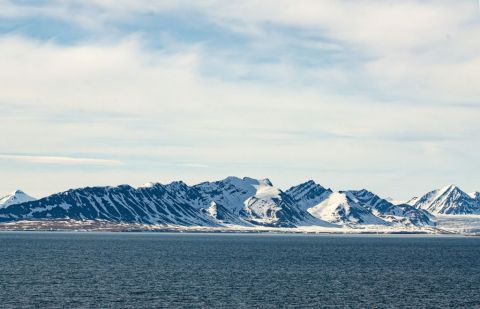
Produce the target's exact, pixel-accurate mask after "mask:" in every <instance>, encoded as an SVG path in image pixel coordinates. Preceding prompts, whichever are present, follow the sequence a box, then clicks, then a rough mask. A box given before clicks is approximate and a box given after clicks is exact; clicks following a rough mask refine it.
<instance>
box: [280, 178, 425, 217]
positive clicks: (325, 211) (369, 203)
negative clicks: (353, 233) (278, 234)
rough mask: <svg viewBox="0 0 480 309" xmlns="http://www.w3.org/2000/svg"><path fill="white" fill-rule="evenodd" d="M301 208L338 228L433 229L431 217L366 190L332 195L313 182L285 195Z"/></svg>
mask: <svg viewBox="0 0 480 309" xmlns="http://www.w3.org/2000/svg"><path fill="white" fill-rule="evenodd" d="M286 193H287V194H289V195H290V196H291V197H292V199H293V200H294V201H295V203H297V205H298V207H299V208H300V209H302V210H306V211H308V212H309V213H311V214H312V215H313V216H315V217H317V218H319V219H322V220H325V221H328V222H331V223H335V224H347V225H352V224H353V225H358V224H375V225H379V224H380V225H391V224H398V225H409V226H411V225H416V226H426V225H431V224H432V221H431V217H430V215H429V214H428V213H427V212H426V211H423V210H418V209H416V208H414V207H412V206H410V205H405V204H401V205H394V204H393V203H391V202H389V201H387V200H385V199H382V198H380V197H379V196H377V195H375V194H373V193H371V192H370V191H367V190H359V191H353V190H352V191H344V192H342V191H341V192H336V193H334V192H332V191H331V190H330V189H325V188H324V187H322V186H321V185H319V184H316V183H315V182H314V181H311V180H310V181H308V182H305V183H303V184H300V185H298V186H295V187H292V188H290V189H289V190H287V191H286Z"/></svg>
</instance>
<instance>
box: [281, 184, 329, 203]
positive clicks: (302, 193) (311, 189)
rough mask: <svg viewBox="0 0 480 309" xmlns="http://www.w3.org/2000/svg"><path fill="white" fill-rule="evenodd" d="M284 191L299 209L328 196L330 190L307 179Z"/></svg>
mask: <svg viewBox="0 0 480 309" xmlns="http://www.w3.org/2000/svg"><path fill="white" fill-rule="evenodd" d="M286 193H287V194H288V195H290V197H291V198H292V199H293V201H294V202H295V203H296V204H297V207H298V208H299V209H301V210H307V209H309V208H310V207H313V206H315V205H318V204H319V203H320V202H322V201H323V200H325V199H326V198H328V196H329V195H330V194H331V193H332V190H330V189H325V188H324V187H322V186H321V185H319V184H317V183H315V182H314V181H313V180H309V181H307V182H304V183H302V184H300V185H298V186H294V187H291V188H290V189H288V190H287V191H286Z"/></svg>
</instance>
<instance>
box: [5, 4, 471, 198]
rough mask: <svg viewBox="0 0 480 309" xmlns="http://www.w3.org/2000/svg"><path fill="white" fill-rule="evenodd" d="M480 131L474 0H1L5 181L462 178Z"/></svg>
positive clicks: (30, 189)
mask: <svg viewBox="0 0 480 309" xmlns="http://www.w3.org/2000/svg"><path fill="white" fill-rule="evenodd" d="M479 136H480V8H479V2H478V1H476V0H475V1H474V0H472V1H467V0H458V1H442V0H431V1H429V0H405V1H393V0H392V1H391V0H382V1H373V0H355V1H353V0H343V1H342V0H338V1H329V0H323V1H317V0H312V1H310V0H262V1H251V0H243V1H223V0H208V1H207V0H205V1H186V0H172V1H170V0H165V1H149V0H68V1H67V0H37V1H28V0H16V1H13V0H0V195H3V194H6V193H8V192H10V191H13V190H15V189H22V190H24V191H25V192H27V193H29V194H31V195H33V196H36V197H42V196H46V195H48V194H51V193H54V192H58V191H63V190H66V189H69V188H75V187H83V186H94V185H118V184H124V183H128V184H131V185H133V186H138V185H141V184H143V183H146V182H149V181H158V182H162V183H168V182H171V181H173V180H184V181H185V182H187V183H188V184H195V183H199V182H202V181H207V180H218V179H223V178H225V177H227V176H229V175H235V176H239V177H243V176H250V177H255V178H266V177H268V178H269V179H270V180H271V181H272V182H273V184H274V185H276V186H279V187H280V188H283V189H287V188H289V187H290V186H292V185H295V184H298V183H301V182H304V181H306V180H309V179H313V180H315V181H316V182H317V183H319V184H321V185H323V186H325V187H330V188H332V189H334V190H346V189H361V188H366V189H369V190H371V191H373V192H375V193H377V194H379V195H381V196H384V197H394V198H397V199H407V198H409V197H411V196H415V195H419V194H423V193H425V192H427V191H430V190H432V189H435V188H439V187H442V186H445V185H447V184H451V183H453V184H456V185H458V186H460V187H461V188H462V189H464V190H465V191H467V192H469V191H474V190H480V160H479V154H480V138H479Z"/></svg>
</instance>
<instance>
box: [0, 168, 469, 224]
mask: <svg viewBox="0 0 480 309" xmlns="http://www.w3.org/2000/svg"><path fill="white" fill-rule="evenodd" d="M22 193H23V192H22ZM23 194H24V193H23ZM477 201H478V194H472V195H471V196H470V195H468V194H466V193H464V192H463V191H461V190H460V189H458V188H456V187H452V186H449V187H448V188H444V189H441V190H435V191H432V192H430V193H428V194H427V195H425V196H423V197H421V198H419V199H418V201H417V202H416V204H415V205H414V206H412V205H408V204H400V205H395V204H392V203H391V202H389V201H387V200H385V199H382V198H380V197H379V196H377V195H375V194H374V193H372V192H370V191H367V190H358V191H355V190H350V191H340V192H333V191H332V190H330V189H326V188H324V187H322V186H321V185H319V184H316V183H315V182H314V181H307V182H305V183H302V184H300V185H298V186H294V187H291V188H290V189H288V190H287V191H282V190H280V189H278V188H276V187H274V186H273V185H272V183H271V182H270V181H269V180H268V179H261V180H257V179H253V178H248V177H245V178H237V177H228V178H226V179H224V180H220V181H214V182H203V183H200V184H197V185H194V186H189V185H187V184H185V183H184V182H181V181H176V182H172V183H170V184H166V185H163V184H159V183H148V184H146V185H144V186H141V187H138V188H133V187H131V186H128V185H121V186H118V187H86V188H80V189H72V190H68V191H65V192H61V193H57V194H53V195H51V196H48V197H45V198H42V199H39V200H27V201H25V202H22V201H21V199H20V200H19V199H17V202H18V203H13V202H11V203H10V204H9V205H7V206H4V207H2V208H0V222H11V221H19V220H52V219H73V220H103V221H109V222H125V223H141V224H164V225H178V226H207V227H217V226H230V225H238V226H247V227H252V226H270V227H296V226H323V227H335V226H342V225H347V226H355V225H386V226H430V225H432V224H433V223H432V219H433V216H432V215H430V213H429V212H428V211H427V210H429V211H432V212H434V213H461V214H463V213H477V212H476V211H478V203H477Z"/></svg>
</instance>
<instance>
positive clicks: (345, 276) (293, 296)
mask: <svg viewBox="0 0 480 309" xmlns="http://www.w3.org/2000/svg"><path fill="white" fill-rule="evenodd" d="M0 307H1V308H176V307H180V308H325V307H327V308H328V307H332V308H336V307H338V308H398V307H400V308H402V307H409V308H451V307H467V308H474V307H480V238H475V237H425V236H313V235H257V234H248V235H238V234H165V233H58V232H57V233H56V232H52V233H48V232H32V233H28V232H19V233H14V232H3V233H0Z"/></svg>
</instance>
